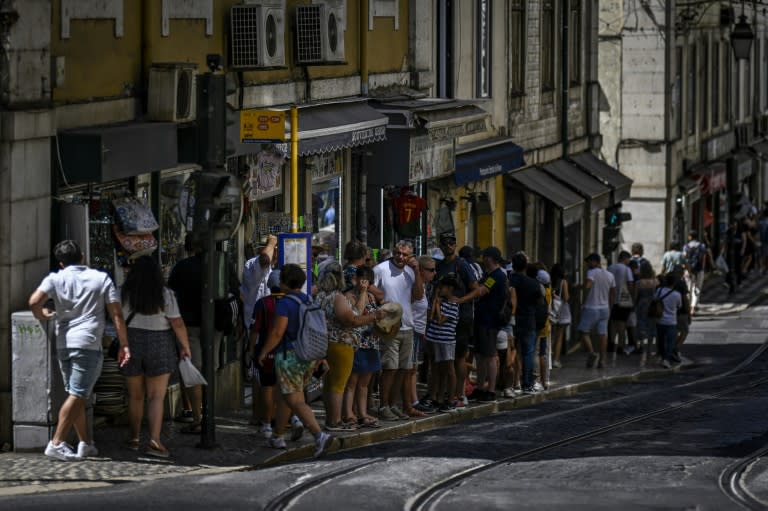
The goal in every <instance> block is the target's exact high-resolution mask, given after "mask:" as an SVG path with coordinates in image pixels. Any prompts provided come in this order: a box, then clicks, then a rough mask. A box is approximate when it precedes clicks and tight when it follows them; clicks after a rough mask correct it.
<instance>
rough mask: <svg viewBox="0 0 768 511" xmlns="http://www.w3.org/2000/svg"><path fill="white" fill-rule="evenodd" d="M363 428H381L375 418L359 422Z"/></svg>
mask: <svg viewBox="0 0 768 511" xmlns="http://www.w3.org/2000/svg"><path fill="white" fill-rule="evenodd" d="M357 424H358V425H359V426H360V427H361V428H374V429H375V428H380V427H381V426H380V425H379V421H378V420H377V419H374V418H373V417H363V418H362V419H359V420H358V421H357Z"/></svg>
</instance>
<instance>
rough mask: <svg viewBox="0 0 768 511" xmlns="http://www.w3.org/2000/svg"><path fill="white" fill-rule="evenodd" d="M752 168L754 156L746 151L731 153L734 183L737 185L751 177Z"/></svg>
mask: <svg viewBox="0 0 768 511" xmlns="http://www.w3.org/2000/svg"><path fill="white" fill-rule="evenodd" d="M753 166H754V155H752V154H750V153H749V152H747V151H744V150H739V151H736V152H734V153H733V164H732V167H731V168H732V169H733V171H734V174H733V177H734V183H735V184H738V183H741V182H742V181H744V180H745V179H748V178H750V177H752V167H753Z"/></svg>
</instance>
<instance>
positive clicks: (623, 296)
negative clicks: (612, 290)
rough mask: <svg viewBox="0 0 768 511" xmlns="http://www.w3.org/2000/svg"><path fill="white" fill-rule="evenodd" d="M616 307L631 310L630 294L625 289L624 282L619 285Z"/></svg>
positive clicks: (632, 304) (632, 303)
mask: <svg viewBox="0 0 768 511" xmlns="http://www.w3.org/2000/svg"><path fill="white" fill-rule="evenodd" d="M618 306H619V307H622V308H624V309H631V308H632V307H633V306H634V302H633V301H632V294H630V292H629V289H628V288H627V283H626V281H625V282H622V283H621V288H620V289H619V301H618Z"/></svg>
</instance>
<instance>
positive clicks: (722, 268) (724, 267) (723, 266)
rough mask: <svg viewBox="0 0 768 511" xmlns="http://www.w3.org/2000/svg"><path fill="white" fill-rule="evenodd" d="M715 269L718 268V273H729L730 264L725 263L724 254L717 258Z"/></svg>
mask: <svg viewBox="0 0 768 511" xmlns="http://www.w3.org/2000/svg"><path fill="white" fill-rule="evenodd" d="M715 268H717V271H719V272H720V273H722V274H723V275H725V274H726V273H728V263H727V262H726V261H725V257H723V254H720V255H719V256H717V259H716V260H715Z"/></svg>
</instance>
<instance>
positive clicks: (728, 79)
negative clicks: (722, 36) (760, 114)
mask: <svg viewBox="0 0 768 511" xmlns="http://www.w3.org/2000/svg"><path fill="white" fill-rule="evenodd" d="M721 53H722V54H723V71H725V77H724V79H723V86H724V88H725V90H724V91H723V92H725V95H724V96H723V97H724V98H725V100H724V101H723V122H727V123H730V122H731V115H732V112H733V109H732V103H731V101H732V99H731V90H732V88H733V87H732V85H733V82H732V80H733V75H732V73H733V58H732V57H731V52H730V51H729V49H728V48H726V49H725V50H724V51H722V52H721Z"/></svg>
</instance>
